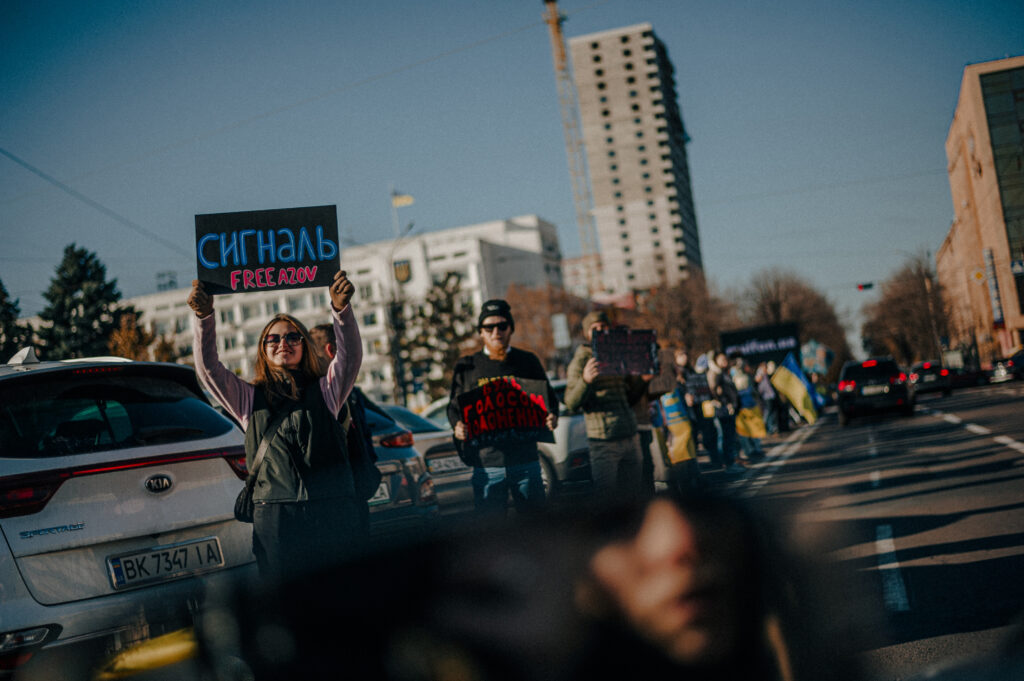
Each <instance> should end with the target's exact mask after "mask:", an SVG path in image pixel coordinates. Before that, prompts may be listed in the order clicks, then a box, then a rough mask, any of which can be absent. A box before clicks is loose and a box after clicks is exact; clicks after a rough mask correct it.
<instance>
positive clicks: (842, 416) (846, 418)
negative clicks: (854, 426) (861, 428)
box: [839, 411, 850, 427]
mask: <svg viewBox="0 0 1024 681" xmlns="http://www.w3.org/2000/svg"><path fill="white" fill-rule="evenodd" d="M839 425H841V426H844V427H845V426H848V425H850V415H849V414H847V413H846V412H845V411H841V412H839Z"/></svg>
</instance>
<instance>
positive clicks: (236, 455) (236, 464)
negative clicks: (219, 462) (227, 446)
mask: <svg viewBox="0 0 1024 681" xmlns="http://www.w3.org/2000/svg"><path fill="white" fill-rule="evenodd" d="M224 460H225V461H227V462H228V465H229V466H231V470H232V471H234V473H235V475H237V476H238V479H239V480H245V479H246V478H247V477H249V466H248V465H247V464H246V463H245V450H244V449H242V448H241V447H239V448H238V451H237V452H231V453H226V454H224Z"/></svg>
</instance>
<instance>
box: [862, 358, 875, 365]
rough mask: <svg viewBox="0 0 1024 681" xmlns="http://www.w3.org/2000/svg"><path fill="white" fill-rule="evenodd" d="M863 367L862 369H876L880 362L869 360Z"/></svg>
mask: <svg viewBox="0 0 1024 681" xmlns="http://www.w3.org/2000/svg"><path fill="white" fill-rule="evenodd" d="M861 366H862V367H876V366H878V361H877V360H874V359H869V360H867V361H866V362H864V363H863V364H861Z"/></svg>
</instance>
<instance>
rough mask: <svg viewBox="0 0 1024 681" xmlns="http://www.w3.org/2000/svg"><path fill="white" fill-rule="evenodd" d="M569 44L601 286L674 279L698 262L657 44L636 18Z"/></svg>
mask: <svg viewBox="0 0 1024 681" xmlns="http://www.w3.org/2000/svg"><path fill="white" fill-rule="evenodd" d="M569 51H570V55H571V58H572V68H573V79H574V81H575V84H576V91H577V96H578V99H579V109H580V119H581V125H582V132H583V142H584V146H585V148H586V158H587V167H588V170H589V174H590V181H591V193H592V196H593V201H594V207H593V215H594V223H595V225H596V229H597V242H598V249H599V252H600V259H601V268H602V274H601V281H602V283H603V284H604V286H605V288H606V290H605V293H626V292H629V291H635V290H638V289H646V288H650V287H652V286H658V285H664V284H668V285H671V284H675V283H677V282H678V281H680V280H681V279H685V278H686V277H687V276H688V272H689V270H690V268H693V267H698V268H699V267H702V261H701V252H700V237H699V235H698V233H697V219H696V215H695V213H694V208H693V196H692V193H691V187H690V171H689V165H688V161H687V156H686V143H687V141H688V139H689V138H688V137H687V135H686V130H685V128H684V126H683V119H682V114H681V113H680V109H679V103H678V95H677V93H676V86H675V78H674V75H673V74H674V70H673V66H672V62H671V61H669V57H668V52H667V50H666V48H665V45H664V44H663V43H662V42H661V41H660V40H659V39H658V38H657V36H655V34H654V31H653V29H652V27H651V25H650V24H637V25H634V26H627V27H625V28H618V29H614V30H609V31H603V32H600V33H590V34H587V35H582V36H578V37H575V38H571V39H570V40H569ZM583 264H585V263H583Z"/></svg>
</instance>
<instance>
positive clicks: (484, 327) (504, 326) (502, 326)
mask: <svg viewBox="0 0 1024 681" xmlns="http://www.w3.org/2000/svg"><path fill="white" fill-rule="evenodd" d="M495 329H497V330H498V331H508V322H498V323H497V324H481V325H480V330H481V331H494V330H495Z"/></svg>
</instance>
